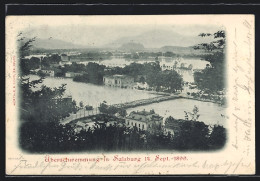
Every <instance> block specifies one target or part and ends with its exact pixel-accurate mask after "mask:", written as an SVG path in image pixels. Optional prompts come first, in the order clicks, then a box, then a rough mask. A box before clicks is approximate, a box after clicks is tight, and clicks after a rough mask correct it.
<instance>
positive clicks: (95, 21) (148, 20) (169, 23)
mask: <svg viewBox="0 0 260 181" xmlns="http://www.w3.org/2000/svg"><path fill="white" fill-rule="evenodd" d="M158 17H159V18H158ZM166 17H167V18H166ZM166 17H165V16H148V17H143V16H142V17H140V16H139V17H136V16H130V17H124V16H112V17H108V16H106V17H104V16H100V17H97V16H94V17H81V16H74V17H71V16H70V17H68V18H64V17H62V18H61V17H38V18H36V17H35V18H30V17H26V18H27V19H26V18H25V19H24V20H23V23H24V25H25V26H24V27H25V28H24V29H21V31H23V34H24V36H26V37H34V36H37V38H42V39H48V38H50V37H52V38H55V39H59V40H63V41H67V42H71V43H74V44H79V45H85V46H104V45H106V44H108V43H111V42H113V41H115V40H117V39H120V38H122V37H129V36H138V35H141V34H144V33H146V32H149V31H156V32H157V33H158V32H159V34H160V32H161V33H165V31H167V32H173V33H178V34H180V35H183V36H194V37H196V36H198V34H199V33H201V32H206V33H208V32H209V33H214V32H216V31H217V30H219V29H220V28H221V25H220V24H217V25H216V24H210V19H208V18H206V20H204V21H202V22H199V21H198V20H199V19H198V20H197V21H196V23H194V21H192V20H190V19H188V18H187V17H185V18H184V17H183V16H182V17H181V18H176V17H177V16H166ZM187 19H188V20H189V21H188V20H187ZM182 20H183V21H182Z"/></svg>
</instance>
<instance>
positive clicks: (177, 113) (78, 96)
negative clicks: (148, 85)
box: [30, 75, 225, 126]
mask: <svg viewBox="0 0 260 181" xmlns="http://www.w3.org/2000/svg"><path fill="white" fill-rule="evenodd" d="M30 78H31V79H32V80H34V79H37V78H39V77H38V76H36V75H30ZM43 84H45V85H46V86H48V87H58V86H60V85H61V84H67V85H66V94H67V95H71V96H72V98H73V99H74V100H75V101H76V102H77V104H79V102H80V101H83V103H84V105H90V106H93V107H98V105H99V104H100V103H102V102H103V101H106V102H107V103H108V104H117V103H124V102H130V101H134V100H140V99H148V98H152V97H156V96H157V95H156V94H152V93H150V92H148V91H142V90H135V89H121V88H112V87H107V86H99V85H94V84H86V83H80V82H74V81H73V80H72V79H70V78H54V77H46V78H45V80H44V82H43ZM195 105H196V106H197V107H198V108H199V113H198V114H199V115H200V116H199V119H198V121H203V122H204V123H205V124H211V125H212V124H220V125H223V126H225V118H224V117H223V115H225V108H224V107H222V106H220V105H218V104H216V103H212V102H202V101H197V100H191V99H183V98H182V99H175V100H169V101H164V102H160V103H153V104H150V105H145V106H139V107H135V108H131V109H127V113H130V112H131V111H133V110H138V111H142V110H144V109H145V110H147V111H149V110H151V109H154V110H155V112H156V113H157V114H159V115H161V116H163V117H164V119H165V118H167V117H169V116H172V117H174V118H176V119H184V118H185V114H184V111H187V112H192V110H193V108H194V106H195Z"/></svg>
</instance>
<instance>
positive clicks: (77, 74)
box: [65, 72, 83, 78]
mask: <svg viewBox="0 0 260 181" xmlns="http://www.w3.org/2000/svg"><path fill="white" fill-rule="evenodd" d="M82 75H83V73H75V72H66V73H65V77H67V78H74V77H76V76H82Z"/></svg>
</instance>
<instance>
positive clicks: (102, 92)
mask: <svg viewBox="0 0 260 181" xmlns="http://www.w3.org/2000/svg"><path fill="white" fill-rule="evenodd" d="M5 28H6V42H5V43H6V60H5V61H6V71H5V80H6V86H5V88H6V92H5V95H6V120H5V124H6V128H5V129H6V158H5V159H6V175H159V174H160V175H179V174H182V175H185V174H194V175H197V174H210V175H215V174H217V175H219V174H221V175H242V174H247V175H248V174H255V72H254V67H255V17H254V15H250V14H243V15H239V14H236V15H235V14H234V15H231V14H230V15H224V14H223V15H109V16H107V15H91V16H90V15H84V16H82V15H80V16H72V15H70V16H7V17H6V27H5Z"/></svg>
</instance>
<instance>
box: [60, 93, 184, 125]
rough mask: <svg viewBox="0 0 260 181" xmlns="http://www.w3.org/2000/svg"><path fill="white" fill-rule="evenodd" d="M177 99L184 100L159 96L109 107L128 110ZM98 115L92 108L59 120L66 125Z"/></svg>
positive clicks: (96, 109)
mask: <svg viewBox="0 0 260 181" xmlns="http://www.w3.org/2000/svg"><path fill="white" fill-rule="evenodd" d="M177 98H184V97H183V96H182V95H160V96H158V97H153V98H149V99H140V100H135V101H131V102H125V103H120V104H113V105H111V106H115V107H117V108H123V109H128V108H134V107H138V106H143V105H148V104H152V103H159V102H162V101H167V100H172V99H177ZM99 113H100V111H99V109H98V107H96V108H93V110H85V109H80V110H78V111H77V112H76V113H75V114H70V116H69V117H66V118H65V119H63V120H61V123H62V124H67V123H69V122H71V121H73V120H77V119H83V118H87V117H89V116H92V115H96V114H99Z"/></svg>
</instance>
